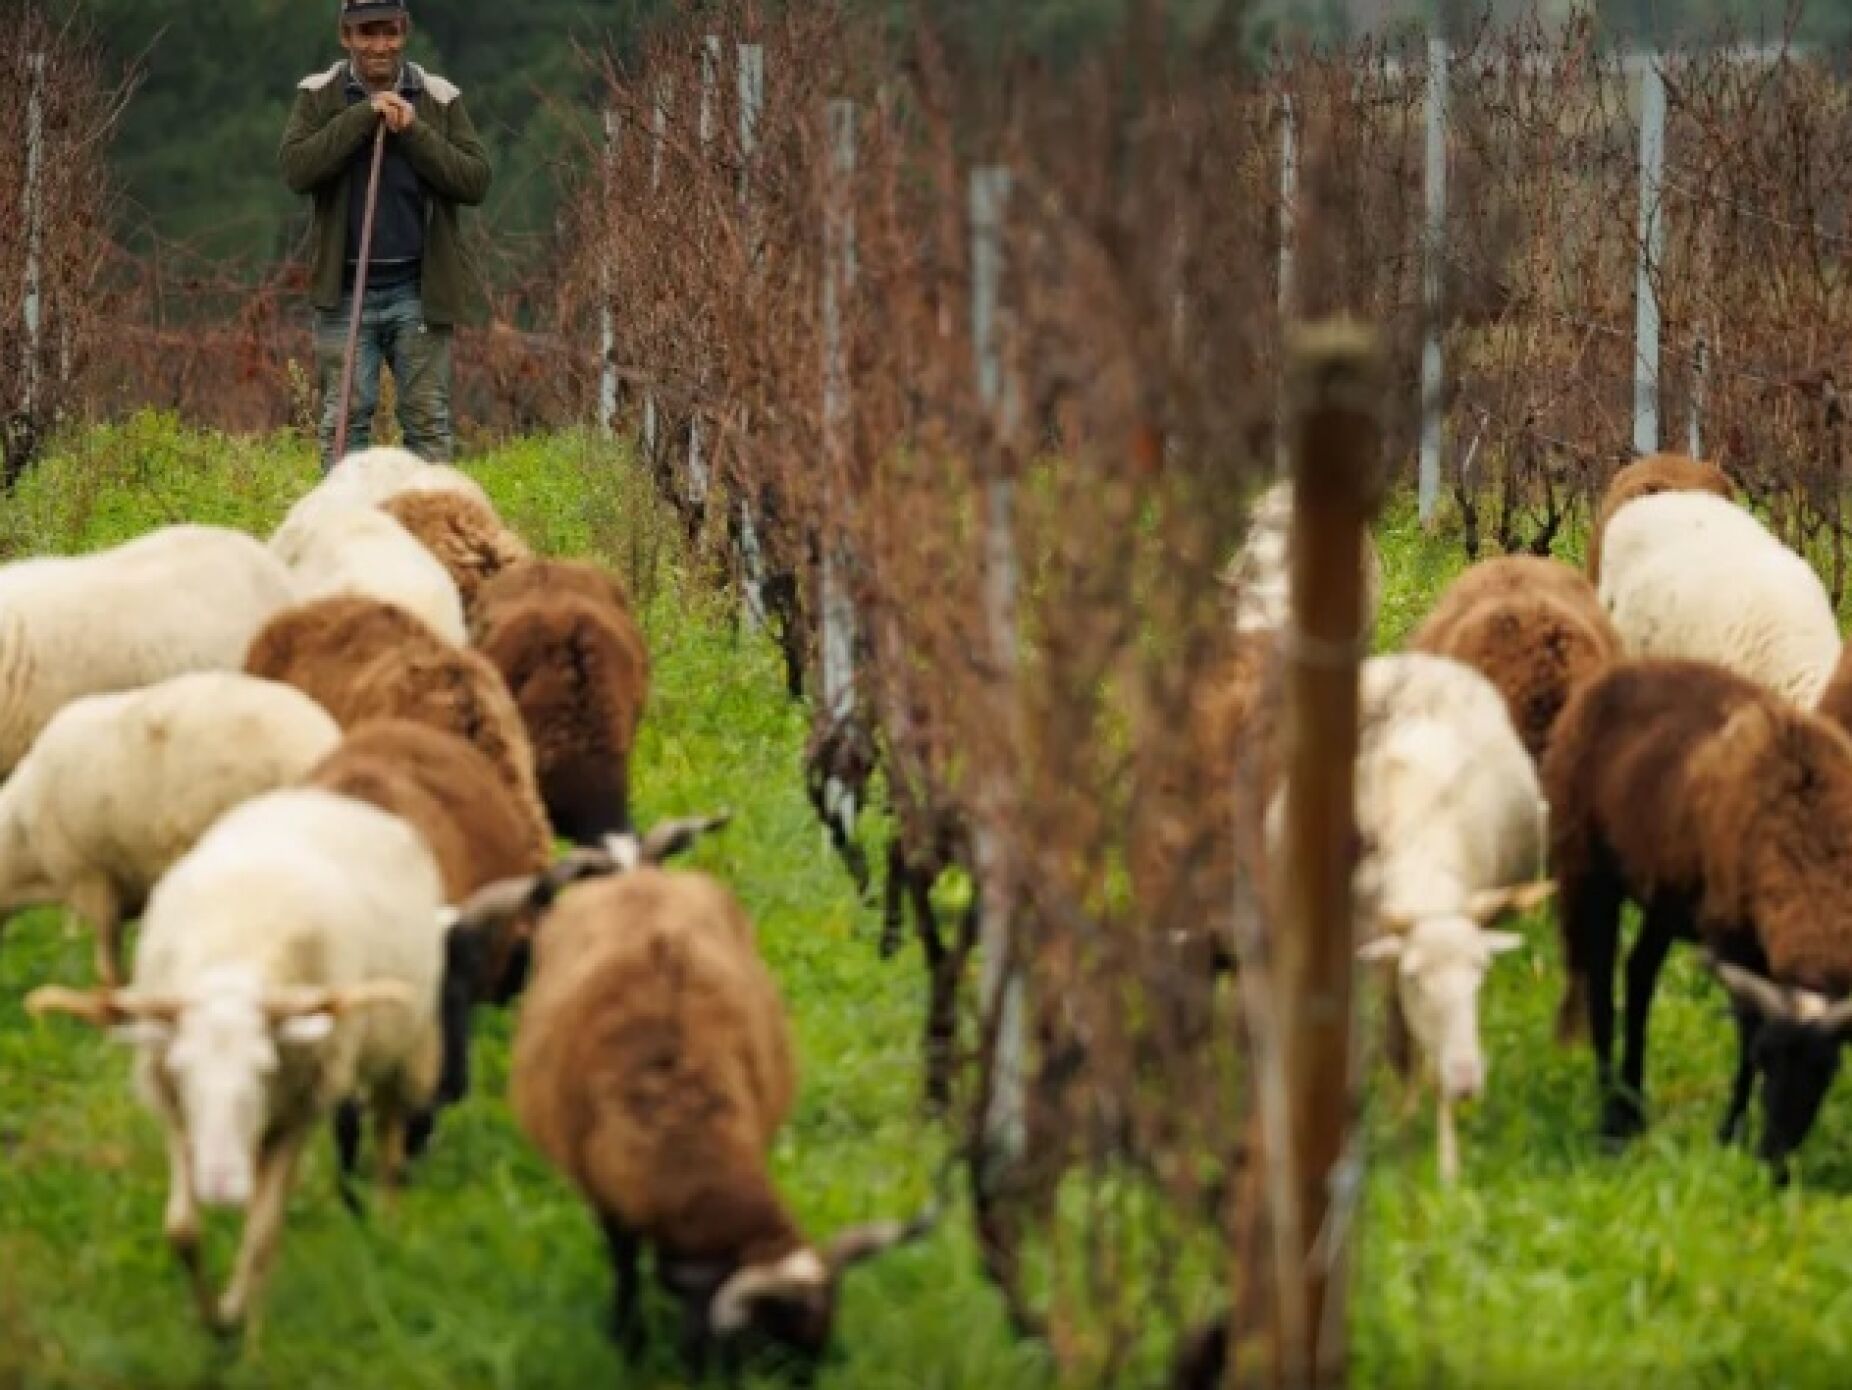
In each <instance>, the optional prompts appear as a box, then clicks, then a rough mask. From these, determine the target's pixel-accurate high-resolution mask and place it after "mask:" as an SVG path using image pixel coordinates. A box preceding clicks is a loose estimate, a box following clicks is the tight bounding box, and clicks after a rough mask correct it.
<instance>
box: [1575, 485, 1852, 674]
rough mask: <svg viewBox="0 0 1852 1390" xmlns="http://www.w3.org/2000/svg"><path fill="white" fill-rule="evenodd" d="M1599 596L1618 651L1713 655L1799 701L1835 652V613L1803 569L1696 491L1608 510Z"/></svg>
mask: <svg viewBox="0 0 1852 1390" xmlns="http://www.w3.org/2000/svg"><path fill="white" fill-rule="evenodd" d="M1599 593H1600V597H1601V603H1602V607H1604V608H1605V609H1607V611H1608V615H1609V617H1610V618H1612V619H1613V621H1614V626H1615V629H1616V630H1617V631H1618V632H1619V633H1620V637H1621V642H1622V644H1623V648H1624V650H1625V652H1626V654H1627V655H1628V656H1633V657H1683V658H1686V659H1689V660H1697V661H1710V662H1714V663H1715V664H1717V665H1719V666H1723V667H1725V668H1727V669H1728V670H1732V671H1735V672H1736V673H1737V674H1738V675H1741V676H1746V677H1748V678H1749V679H1750V680H1752V681H1755V682H1756V683H1757V684H1758V685H1761V686H1763V687H1764V688H1765V689H1768V690H1772V691H1774V692H1775V693H1776V694H1778V695H1784V696H1786V697H1787V698H1788V699H1790V700H1793V701H1795V702H1796V703H1798V704H1801V705H1803V706H1807V707H1812V706H1813V705H1814V704H1815V703H1816V702H1817V701H1818V700H1819V698H1820V694H1821V692H1822V691H1823V690H1825V688H1826V683H1827V681H1828V680H1829V679H1830V678H1831V676H1832V673H1833V667H1834V665H1835V664H1836V663H1837V662H1838V660H1839V651H1840V638H1839V624H1838V620H1837V619H1836V617H1835V616H1834V613H1833V605H1832V600H1831V599H1830V598H1828V596H1827V593H1826V586H1825V585H1823V584H1822V583H1821V582H1820V577H1819V575H1817V574H1816V573H1814V570H1813V567H1812V566H1811V565H1809V564H1808V563H1807V562H1806V560H1804V559H1802V558H1801V557H1800V556H1799V555H1797V554H1795V553H1794V551H1792V550H1790V549H1789V548H1788V547H1787V546H1785V545H1783V544H1782V543H1781V541H1780V540H1779V539H1778V538H1777V537H1776V536H1775V535H1774V534H1773V533H1772V532H1771V531H1769V529H1768V528H1767V527H1766V526H1764V525H1763V524H1762V522H1761V521H1760V520H1758V519H1757V518H1756V517H1755V516H1754V515H1752V514H1751V513H1750V512H1748V511H1747V510H1745V509H1744V508H1742V507H1739V506H1737V505H1736V504H1735V503H1734V502H1731V501H1728V500H1726V499H1724V498H1721V497H1717V496H1715V495H1713V494H1711V493H1708V492H1663V493H1659V494H1657V495H1655V496H1652V497H1642V498H1638V499H1636V500H1634V501H1631V502H1629V503H1628V504H1627V505H1626V506H1625V507H1622V508H1621V509H1620V510H1619V511H1617V512H1616V513H1615V514H1614V518H1613V520H1612V521H1610V522H1609V523H1608V529H1607V533H1606V535H1605V537H1604V539H1603V542H1602V560H1601V582H1600V586H1599Z"/></svg>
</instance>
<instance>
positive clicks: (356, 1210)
mask: <svg viewBox="0 0 1852 1390" xmlns="http://www.w3.org/2000/svg"><path fill="white" fill-rule="evenodd" d="M360 1125H361V1115H360V1106H359V1104H358V1103H357V1102H355V1101H351V1100H344V1101H342V1102H341V1103H340V1104H339V1105H337V1106H335V1108H334V1152H335V1157H336V1159H337V1160H339V1167H338V1175H337V1178H336V1183H337V1186H338V1188H339V1191H340V1194H341V1205H342V1206H344V1207H346V1208H347V1209H348V1210H349V1211H350V1212H352V1213H353V1214H354V1215H355V1216H365V1215H366V1208H365V1207H363V1206H362V1205H361V1204H360V1189H359V1188H357V1187H356V1186H355V1185H354V1174H355V1173H356V1172H358V1171H359V1168H360Z"/></svg>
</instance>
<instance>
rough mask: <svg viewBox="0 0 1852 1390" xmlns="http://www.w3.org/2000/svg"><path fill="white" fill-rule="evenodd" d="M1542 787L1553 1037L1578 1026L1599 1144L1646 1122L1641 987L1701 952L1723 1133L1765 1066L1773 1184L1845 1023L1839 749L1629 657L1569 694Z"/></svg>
mask: <svg viewBox="0 0 1852 1390" xmlns="http://www.w3.org/2000/svg"><path fill="white" fill-rule="evenodd" d="M1543 784H1544V790H1545V794H1546V796H1547V797H1548V800H1549V803H1550V807H1551V858H1552V861H1553V863H1554V866H1555V870H1556V875H1557V880H1558V884H1559V888H1560V893H1561V902H1562V906H1561V927H1562V936H1563V950H1564V959H1565V962H1566V968H1567V972H1568V990H1567V992H1566V993H1565V995H1564V999H1563V1006H1562V1011H1561V1013H1560V1015H1559V1019H1558V1031H1559V1036H1562V1037H1565V1038H1566V1037H1568V1036H1570V1035H1572V1034H1573V1033H1574V1032H1575V1031H1577V1030H1578V1027H1579V1025H1580V1023H1581V1021H1582V1019H1583V1017H1584V1015H1586V1018H1587V1022H1588V1025H1589V1029H1590V1032H1591V1033H1592V1036H1593V1041H1594V1048H1595V1062H1596V1075H1597V1078H1598V1081H1599V1084H1600V1087H1601V1091H1602V1095H1603V1102H1602V1130H1603V1132H1604V1134H1606V1135H1607V1136H1609V1137H1611V1138H1625V1137H1627V1136H1630V1135H1632V1134H1634V1133H1636V1132H1638V1130H1639V1129H1640V1128H1641V1126H1642V1125H1643V1123H1644V1109H1643V1102H1644V1077H1645V1067H1646V1022H1647V1014H1648V1011H1649V1010H1650V1008H1651V1005H1652V997H1653V990H1654V986H1655V984H1656V982H1657V980H1658V975H1659V970H1660V967H1661V965H1662V964H1663V963H1664V961H1665V956H1666V952H1667V951H1668V950H1669V949H1670V947H1671V944H1672V942H1673V941H1674V940H1681V939H1682V940H1688V941H1697V942H1700V943H1702V944H1703V945H1704V946H1706V947H1707V949H1708V951H1709V953H1710V954H1711V957H1712V959H1713V960H1714V961H1716V962H1718V964H1717V965H1716V970H1717V974H1718V976H1719V978H1720V979H1721V980H1722V982H1723V983H1724V985H1725V987H1726V988H1727V989H1728V990H1729V991H1730V993H1731V995H1732V996H1733V998H1734V1000H1735V1010H1736V1018H1737V1024H1738V1028H1739V1032H1740V1041H1741V1046H1742V1050H1741V1054H1740V1057H1739V1061H1738V1067H1737V1072H1736V1078H1735V1083H1734V1086H1733V1088H1732V1091H1731V1097H1730V1105H1729V1109H1728V1111H1727V1112H1726V1115H1725V1119H1724V1123H1723V1131H1722V1134H1723V1137H1724V1138H1725V1139H1726V1140H1728V1139H1730V1138H1733V1137H1734V1136H1735V1134H1736V1132H1737V1130H1738V1128H1739V1126H1740V1124H1741V1121H1742V1116H1743V1112H1744V1110H1745V1108H1746V1107H1747V1104H1748V1101H1749V1096H1750V1092H1751V1089H1752V1088H1753V1085H1754V1081H1755V1076H1756V1070H1757V1068H1758V1067H1759V1068H1760V1069H1761V1072H1762V1074H1763V1076H1764V1078H1765V1081H1764V1093H1763V1105H1764V1112H1765V1115H1766V1122H1765V1126H1764V1131H1763V1135H1762V1144H1761V1152H1762V1154H1763V1156H1764V1157H1765V1158H1766V1159H1768V1160H1769V1161H1770V1163H1771V1164H1773V1165H1774V1166H1775V1168H1776V1170H1777V1172H1778V1173H1780V1172H1783V1171H1785V1163H1786V1158H1787V1156H1788V1154H1790V1153H1791V1152H1792V1151H1793V1149H1794V1148H1795V1147H1796V1146H1797V1145H1798V1144H1799V1143H1800V1142H1801V1140H1802V1139H1803V1138H1804V1137H1805V1136H1806V1132H1807V1130H1808V1128H1809V1127H1810V1126H1811V1124H1812V1123H1813V1119H1814V1116H1815V1114H1816V1113H1817V1112H1818V1109H1819V1105H1820V1101H1821V1100H1822V1098H1823V1097H1824V1095H1825V1093H1826V1089H1827V1087H1828V1085H1829V1084H1830V1083H1831V1081H1832V1078H1833V1075H1834V1073H1835V1071H1836V1070H1837V1068H1838V1060H1839V1044H1840V1039H1841V1033H1842V1030H1843V1029H1844V1027H1845V1026H1846V1024H1847V1023H1848V1022H1849V1021H1852V1003H1849V1002H1848V1001H1846V999H1845V996H1846V994H1847V992H1848V990H1852V740H1849V739H1848V738H1847V736H1846V735H1845V734H1844V733H1843V732H1841V731H1840V730H1839V729H1838V728H1837V727H1835V726H1834V725H1832V724H1830V723H1828V722H1827V721H1826V720H1824V719H1821V718H1819V717H1818V716H1816V715H1813V714H1810V713H1808V712H1807V711H1805V710H1801V709H1797V708H1795V707H1793V706H1792V705H1790V704H1789V703H1787V702H1786V701H1783V700H1781V699H1780V698H1779V697H1777V696H1774V695H1772V694H1770V693H1768V692H1766V691H1764V690H1762V689H1761V687H1759V686H1757V685H1755V684H1753V683H1751V682H1750V681H1748V680H1747V679H1745V678H1743V677H1741V676H1738V675H1736V674H1734V673H1732V672H1729V671H1726V670H1724V669H1723V668H1721V667H1717V666H1713V665H1710V664H1708V663H1704V662H1696V661H1679V660H1642V661H1623V662H1619V663H1617V664H1615V665H1613V666H1611V667H1609V668H1608V669H1607V670H1606V671H1604V672H1602V673H1601V674H1599V675H1597V676H1595V677H1594V678H1593V679H1592V680H1590V681H1589V682H1588V683H1587V684H1585V685H1584V686H1583V687H1582V688H1581V689H1580V690H1579V691H1577V692H1576V694H1575V695H1574V696H1573V697H1571V699H1570V701H1569V704H1568V706H1567V707H1566V708H1565V709H1564V711H1563V713H1562V717H1561V718H1560V719H1559V720H1558V722H1557V727H1556V731H1555V735H1554V737H1553V739H1552V741H1551V746H1550V751H1549V753H1548V754H1547V755H1546V756H1545V758H1544V763H1543ZM1628 898H1631V899H1633V900H1634V901H1635V902H1637V903H1638V904H1639V905H1640V907H1641V910H1642V914H1643V921H1642V926H1641V930H1640V934H1639V937H1638V939H1637V941H1636V942H1635V944H1634V947H1633V950H1632V953H1631V954H1630V955H1629V956H1628V959H1627V972H1626V977H1627V999H1626V1017H1625V1023H1626V1046H1625V1050H1624V1053H1623V1057H1622V1063H1621V1081H1620V1086H1619V1088H1616V1087H1615V1086H1614V1084H1613V1078H1612V1073H1611V1069H1610V1054H1611V1051H1612V1045H1613V1028H1614V999H1613V975H1614V966H1615V958H1616V956H1617V954H1618V949H1619V933H1620V910H1621V904H1622V902H1623V900H1624V899H1628ZM1832 1001H1838V1002H1832Z"/></svg>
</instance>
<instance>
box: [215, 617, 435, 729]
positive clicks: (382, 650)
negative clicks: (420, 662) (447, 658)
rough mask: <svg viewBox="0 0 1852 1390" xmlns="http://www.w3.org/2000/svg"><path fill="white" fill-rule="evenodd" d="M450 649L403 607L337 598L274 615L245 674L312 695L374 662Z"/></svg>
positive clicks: (252, 648) (260, 634) (246, 661)
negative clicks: (344, 672) (324, 683)
mask: <svg viewBox="0 0 1852 1390" xmlns="http://www.w3.org/2000/svg"><path fill="white" fill-rule="evenodd" d="M449 649H450V644H449V643H447V642H445V641H444V639H443V638H442V637H440V636H439V635H438V634H437V632H436V631H435V630H433V629H432V627H431V625H430V624H429V623H427V622H425V621H424V620H423V619H422V618H420V617H419V616H418V615H417V614H415V613H413V612H412V611H411V610H409V609H407V608H404V607H402V606H401V605H399V604H396V603H389V602H387V601H386V600H384V599H378V598H368V597H366V596H365V595H362V594H333V595H330V596H328V597H326V598H318V599H311V600H309V601H308V602H306V603H296V604H291V605H290V606H289V607H287V608H285V609H283V610H282V611H280V612H278V613H276V614H275V615H274V616H273V617H272V618H271V619H270V620H269V621H268V622H267V623H265V624H264V626H263V627H262V628H261V629H260V630H259V631H258V632H257V633H256V635H255V636H254V637H253V638H252V641H251V644H250V648H249V650H248V651H247V652H246V653H245V657H244V669H245V671H246V672H247V673H248V674H250V675H254V676H264V677H267V678H268V679H270V680H279V681H288V682H289V683H290V684H291V685H295V686H298V687H300V688H301V689H304V690H307V691H309V693H310V694H314V693H315V690H314V687H315V685H316V684H317V683H318V682H320V681H324V680H328V679H333V678H335V673H338V672H339V671H341V670H342V669H344V668H346V667H349V666H355V665H359V664H360V663H362V662H365V661H368V660H370V659H372V658H373V657H376V656H381V655H384V654H388V653H392V652H399V653H409V652H442V651H447V650H449ZM324 703H325V702H324Z"/></svg>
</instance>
